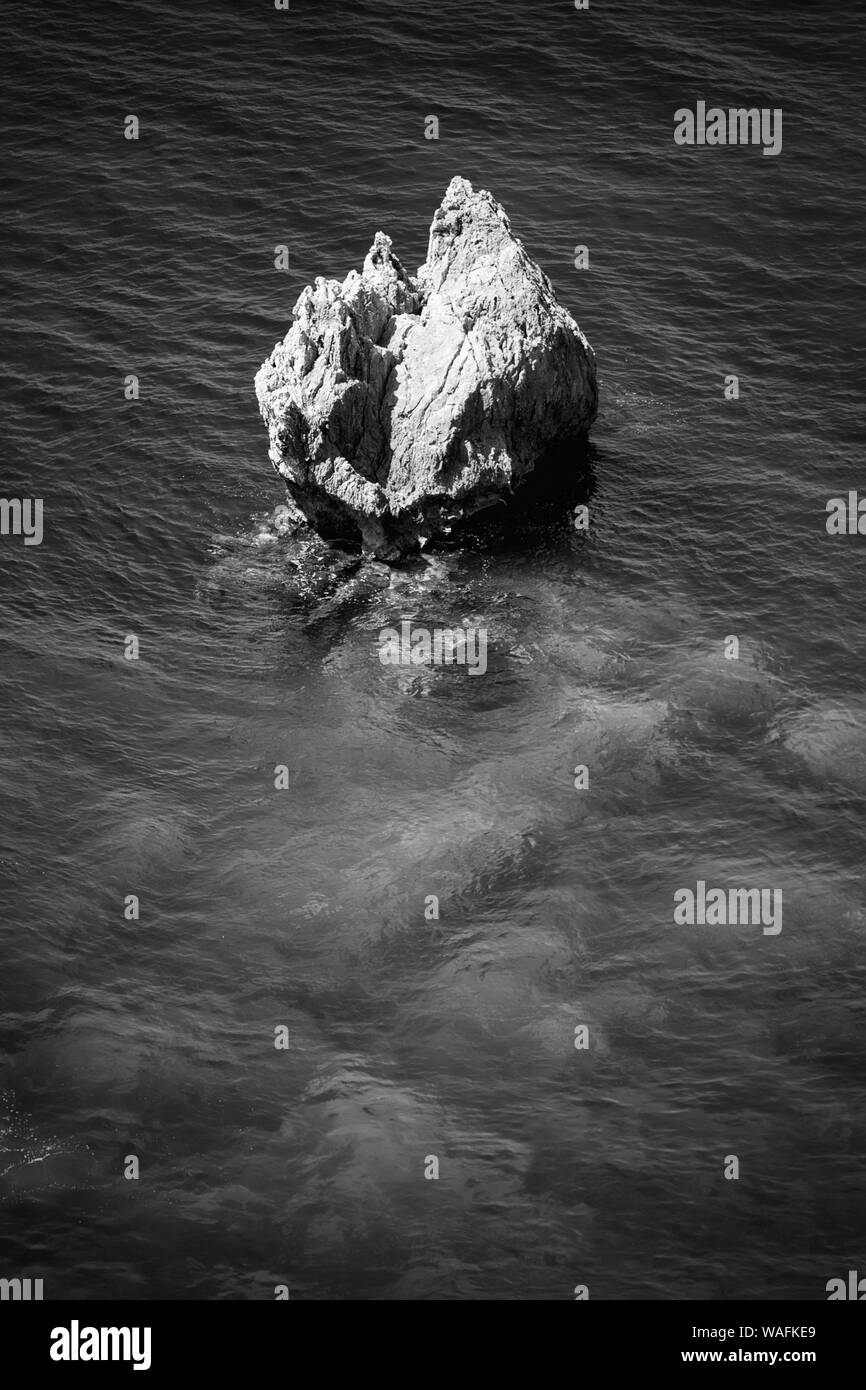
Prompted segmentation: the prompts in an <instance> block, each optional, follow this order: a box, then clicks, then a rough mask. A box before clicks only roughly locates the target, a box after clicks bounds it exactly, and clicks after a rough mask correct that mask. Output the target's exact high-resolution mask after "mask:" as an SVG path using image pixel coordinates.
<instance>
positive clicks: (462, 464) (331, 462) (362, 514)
mask: <svg viewBox="0 0 866 1390" xmlns="http://www.w3.org/2000/svg"><path fill="white" fill-rule="evenodd" d="M293 317H294V322H293V324H292V327H291V328H290V329H289V332H288V333H287V334H286V337H285V338H284V340H283V341H282V342H281V343H278V344H277V346H276V347H275V348H274V351H273V352H272V354H271V356H270V357H269V358H268V360H267V361H266V362H265V363H264V364H263V366H262V367H261V369H260V371H259V372H258V375H257V376H256V394H257V396H258V400H259V406H260V409H261V413H262V416H263V418H264V420H265V423H266V424H267V426H268V430H269V434H270V457H271V461H272V463H273V465H274V467H275V468H276V469H277V471H278V472H279V473H280V474H281V475H282V477H283V478H284V479H285V482H286V488H287V491H288V494H289V499H290V502H291V503H292V504H294V507H295V508H296V509H297V511H298V512H299V513H300V514H301V515H302V516H303V517H304V518H306V520H307V521H308V522H310V523H311V524H312V525H313V526H314V527H315V528H316V529H317V530H318V531H319V532H320V534H321V535H323V536H326V537H337V538H344V539H352V540H355V541H357V540H358V539H360V540H361V541H362V543H363V545H364V547H365V548H366V549H368V550H371V551H373V553H375V554H376V555H378V556H379V557H381V558H385V559H389V560H393V559H396V558H398V557H399V556H400V555H401V554H404V553H406V552H407V551H411V550H414V549H417V548H418V546H419V545H424V544H425V543H426V542H427V541H428V540H431V539H435V538H436V537H437V536H441V535H443V534H447V533H448V532H449V531H450V530H451V529H452V528H453V527H454V526H455V524H457V523H459V522H460V521H461V520H462V519H464V518H465V517H467V516H469V515H471V514H472V513H474V512H477V511H479V510H480V509H482V508H484V507H487V506H490V505H491V504H492V503H494V502H499V501H503V500H505V501H508V500H509V499H510V498H511V497H512V496H513V494H514V491H515V489H516V488H518V487H519V485H520V484H521V483H523V482H524V481H525V480H526V479H527V478H528V477H529V475H530V474H531V473H532V472H533V470H534V469H535V468H536V466H537V465H538V463H539V461H540V460H541V459H542V458H543V456H544V454H545V452H546V451H547V450H548V449H549V448H550V446H552V445H554V444H556V443H559V442H562V441H567V440H570V439H577V438H579V437H581V436H585V435H586V434H587V433H588V430H589V427H590V424H591V423H592V420H593V418H594V416H595V412H596V402H597V390H596V373H595V358H594V355H593V352H592V349H591V348H590V346H589V344H588V342H587V341H586V338H585V337H584V336H583V334H582V333H581V331H580V329H579V328H578V326H577V324H576V323H575V321H574V319H573V318H572V317H571V315H570V314H569V313H568V312H567V311H566V310H565V309H563V308H562V307H561V306H560V305H559V304H557V302H556V298H555V295H554V292H553V287H552V285H551V283H550V281H549V280H548V278H547V276H546V275H545V274H544V273H543V272H542V271H541V270H540V269H539V267H538V266H537V265H535V264H534V262H533V261H531V260H530V259H529V257H528V256H527V254H526V251H525V249H524V247H523V245H522V243H521V242H520V241H518V240H517V239H516V237H514V236H513V235H512V233H511V227H510V223H509V220H508V218H507V217H506V215H505V213H504V211H503V209H502V208H501V207H500V205H499V203H497V202H496V200H495V199H494V198H493V197H491V195H490V194H489V193H486V192H484V191H483V190H480V189H479V190H478V192H473V190H472V187H471V185H470V184H469V183H467V181H466V180H465V179H462V178H455V179H452V181H451V184H450V185H449V187H448V191H447V193H446V194H445V197H444V199H443V201H442V204H441V206H440V207H439V209H438V211H437V212H436V215H435V216H434V218H433V223H432V226H431V228H430V242H429V247H428V252H427V260H426V262H425V263H424V265H422V266H421V267H420V269H419V271H418V274H417V277H415V278H414V279H413V278H412V276H410V275H409V274H407V272H406V270H405V269H404V267H403V266H402V265H401V263H400V261H399V260H398V259H397V257H396V256H395V255H394V253H393V251H392V249H391V240H390V238H389V237H387V236H385V235H384V234H383V233H382V232H377V234H376V237H375V240H374V242H373V245H372V247H371V248H370V251H369V253H368V255H367V258H366V260H365V261H364V268H363V270H362V271H361V273H360V274H358V272H357V271H356V270H352V271H350V272H349V274H348V275H347V276H346V279H345V280H344V281H343V283H342V284H340V283H339V282H338V281H336V280H325V279H323V278H321V277H319V278H317V280H316V283H315V286H308V287H307V288H306V289H305V290H304V291H303V293H302V294H301V296H300V298H299V299H298V302H297V304H296V305H295V309H294V316H293Z"/></svg>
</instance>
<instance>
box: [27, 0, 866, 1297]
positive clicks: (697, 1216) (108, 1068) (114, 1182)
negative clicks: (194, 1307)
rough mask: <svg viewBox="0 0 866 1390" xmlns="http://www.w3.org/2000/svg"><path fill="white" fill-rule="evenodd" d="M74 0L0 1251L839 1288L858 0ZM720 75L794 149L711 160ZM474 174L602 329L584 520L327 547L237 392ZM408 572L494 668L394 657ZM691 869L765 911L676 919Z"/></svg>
mask: <svg viewBox="0 0 866 1390" xmlns="http://www.w3.org/2000/svg"><path fill="white" fill-rule="evenodd" d="M85 8H86V11H87V14H86V15H80V14H77V13H76V14H74V15H73V14H71V13H70V14H69V15H65V16H64V17H63V20H62V22H61V20H60V18H59V16H54V17H51V16H50V15H49V16H48V17H47V18H46V11H45V7H44V6H39V5H36V4H33V3H23V4H19V5H17V6H15V7H14V10H12V11H11V13H10V14H8V15H6V16H5V17H4V19H3V22H2V28H3V39H4V44H3V46H4V47H5V48H6V49H7V60H6V62H7V70H6V81H5V84H4V85H5V89H6V93H7V97H8V98H9V107H10V110H11V113H12V115H11V122H10V123H11V126H12V129H11V132H10V134H11V144H12V148H13V152H14V158H13V159H12V161H11V165H10V171H9V180H10V184H11V193H12V196H11V200H10V203H11V207H10V215H9V220H8V231H7V237H6V252H5V255H4V257H3V266H2V271H0V275H2V281H3V293H4V300H5V301H6V302H7V304H8V305H9V306H10V307H9V314H8V319H9V326H8V328H7V333H6V338H5V343H4V351H3V354H2V355H3V359H4V378H5V384H6V390H5V399H6V402H7V412H6V425H5V449H4V467H3V478H2V486H3V495H4V496H7V497H10V496H42V497H43V498H44V499H45V539H44V542H43V544H42V545H41V546H39V547H26V548H25V547H24V546H23V545H22V544H21V543H20V540H19V539H16V538H12V537H4V538H3V539H2V542H0V582H2V585H3V609H2V613H3V618H2V636H3V661H2V669H0V694H2V703H3V723H2V735H0V788H2V795H3V803H2V804H3V814H2V834H3V841H2V851H0V872H2V888H3V897H2V906H3V915H2V938H0V939H2V962H3V970H2V982H0V991H2V994H0V1045H2V1061H0V1273H2V1274H3V1275H4V1276H5V1275H9V1274H19V1275H22V1276H23V1275H26V1274H28V1273H30V1274H32V1275H34V1276H37V1277H40V1276H43V1277H44V1278H45V1292H46V1297H70V1298H72V1297H97V1296H102V1297H106V1296H110V1297H120V1298H135V1297H143V1298H154V1297H168V1298H189V1297H207V1298H214V1297H231V1298H258V1297H260V1298H271V1297H272V1296H273V1288H274V1285H275V1284H277V1283H287V1284H288V1285H289V1286H290V1288H291V1291H292V1297H307V1298H374V1299H375V1298H384V1299H394V1298H406V1299H427V1298H431V1299H451V1298H472V1299H488V1298H491V1299H496V1298H520V1299H537V1298H570V1297H572V1290H573V1288H574V1285H575V1284H577V1283H586V1284H588V1285H589V1288H590V1296H591V1297H593V1298H596V1297H598V1298H611V1299H627V1298H645V1299H646V1298H666V1299H684V1298H698V1299H711V1298H760V1297H775V1298H789V1297H795V1296H796V1297H805V1298H824V1297H825V1292H824V1289H825V1283H826V1281H827V1279H829V1278H831V1277H834V1276H836V1275H839V1274H844V1272H845V1271H846V1270H847V1269H848V1268H849V1267H856V1265H857V1261H858V1260H859V1261H860V1262H861V1265H862V1259H863V1239H864V1233H866V1198H864V1189H863V1182H862V1170H863V1157H864V1140H866V1114H864V1104H863V1069H864V1060H866V1044H864V1037H866V1033H864V1022H866V1019H864V1004H863V981H864V966H863V943H864V935H866V895H864V889H863V882H862V868H861V866H862V860H863V812H864V805H866V698H864V694H863V686H864V669H866V663H864V655H863V653H864V639H866V618H864V611H863V607H862V605H861V604H860V602H859V595H860V593H861V592H862V587H863V580H864V575H866V565H864V551H863V542H862V539H861V538H860V537H839V538H830V537H828V535H827V533H826V530H825V526H824V520H825V510H824V509H825V503H826V501H827V499H828V497H830V496H834V495H837V494H840V493H842V494H844V493H847V491H848V490H849V488H856V487H857V485H858V481H860V480H861V479H862V438H863V436H862V383H863V369H864V352H863V337H862V332H861V325H862V321H863V307H864V301H863V287H864V271H863V260H862V245H861V243H862V225H863V216H864V210H866V197H864V181H863V170H864V168H866V160H864V153H866V151H864V137H863V133H862V130H861V128H860V125H859V124H858V121H857V120H856V119H855V118H854V116H853V115H852V110H854V109H855V108H856V107H857V106H858V105H859V104H860V103H859V97H858V93H859V94H860V96H862V77H861V75H860V69H859V66H858V65H857V64H856V63H855V55H856V54H857V52H858V51H862V47H863V39H864V37H866V34H864V27H866V26H864V16H863V14H862V12H861V11H858V10H855V8H854V7H853V6H851V7H846V6H841V7H834V9H833V12H832V14H829V13H828V12H826V11H824V10H822V9H820V8H819V7H817V6H814V5H811V4H808V5H807V4H799V5H797V4H795V5H792V4H790V3H786V4H784V5H782V4H764V5H761V6H753V5H745V4H742V5H731V4H718V3H710V4H704V5H701V6H697V5H684V4H681V3H673V4H669V5H665V6H648V5H635V4H633V3H632V4H626V3H620V2H618V0H606V3H604V4H602V3H599V4H598V5H596V4H595V0H593V4H592V6H591V9H590V11H588V12H586V13H577V12H575V11H574V10H573V8H570V7H569V6H568V5H567V4H565V3H561V4H553V3H543V4H535V5H532V6H530V5H529V4H521V3H517V2H516V0H508V3H500V4H498V5H495V6H494V5H490V4H486V3H485V4H482V3H480V0H468V3H467V0H461V3H457V0H444V2H443V3H440V4H438V5H436V6H427V5H424V6H411V7H405V6H401V5H397V4H396V3H394V2H393V0H376V3H375V4H373V3H361V4H357V3H355V4H351V5H350V4H348V3H333V4H329V5H328V6H319V7H318V8H315V9H314V8H313V7H312V6H307V5H304V4H303V3H301V0H297V3H295V4H293V7H292V10H291V11H290V12H289V13H288V14H285V13H277V12H275V11H273V10H272V9H269V7H268V6H267V5H265V4H264V3H262V4H260V5H258V6H243V7H240V6H230V5H228V4H227V3H219V4H218V3H210V4H207V5H198V6H196V5H189V6H187V5H184V6H182V7H181V6H173V5H169V4H166V3H162V0H159V3H157V2H156V0H149V2H147V3H141V4H137V5H135V6H121V5H116V4H108V3H98V2H97V0H94V3H91V4H88V6H86V7H85ZM699 99H706V100H707V101H709V102H717V103H719V104H722V105H729V104H730V105H751V104H757V105H760V106H773V107H777V106H778V107H782V108H783V110H784V147H783V153H782V154H781V156H779V157H778V158H776V159H768V158H763V157H762V156H761V153H760V151H759V150H757V149H742V148H731V149H703V150H700V149H693V150H683V149H678V148H677V147H675V146H674V144H673V142H672V138H671V132H672V116H673V111H674V110H675V109H676V108H677V107H679V106H682V105H690V104H693V103H694V102H695V101H697V100H699ZM855 99H857V100H855ZM130 112H134V113H136V114H138V116H139V118H140V121H141V139H140V140H139V141H138V142H128V141H125V140H124V139H123V138H122V123H123V118H124V116H125V115H126V114H128V113H130ZM428 113H435V114H438V115H439V117H440V122H441V133H440V134H441V138H440V140H439V141H438V142H428V141H425V140H424V138H423V130H424V117H425V116H426V115H427V114H428ZM455 173H460V174H463V175H464V176H465V177H467V178H469V179H470V180H471V181H472V182H473V183H474V184H476V185H480V186H482V187H487V188H490V190H491V191H492V192H493V193H494V195H495V196H496V197H497V198H499V199H500V200H501V201H502V202H503V204H504V205H505V207H506V209H507V211H508V213H509V215H510V217H511V219H512V224H513V227H514V229H515V231H516V233H517V234H518V235H519V236H520V237H521V238H522V239H523V240H524V242H525V243H526V245H527V248H528V250H529V252H530V254H531V255H532V256H533V257H535V258H536V259H537V260H538V261H539V262H540V264H541V265H542V266H543V268H544V269H545V270H546V271H547V273H548V274H549V275H550V276H551V278H552V280H553V281H554V284H555V286H556V289H557V292H558V294H559V296H560V298H561V299H562V302H563V303H565V304H566V305H567V306H568V307H569V308H570V309H571V310H572V311H573V312H574V313H575V314H576V316H577V318H578V319H579V321H580V325H581V327H582V329H583V330H584V331H585V332H586V333H587V335H588V337H589V339H590V341H591V342H592V344H593V346H594V347H595V349H596V352H597V354H598V359H599V367H600V390H601V401H600V415H599V420H598V423H597V426H596V427H595V430H594V434H593V446H592V451H591V460H590V461H591V468H592V503H591V510H592V527H591V530H590V532H589V534H588V535H582V534H580V533H578V532H576V531H574V529H573V528H571V527H570V526H569V525H568V521H567V519H564V518H562V517H557V516H554V515H551V514H549V513H548V514H545V515H542V516H540V517H528V518H527V519H526V522H525V525H524V526H523V527H522V529H521V530H520V531H518V532H517V533H516V534H512V535H509V536H500V537H494V538H490V537H488V538H487V539H486V540H485V541H484V542H483V543H482V544H479V545H478V546H476V547H474V548H470V547H467V548H465V549H463V550H455V551H449V552H447V553H444V554H441V555H438V556H433V557H430V558H429V559H428V560H426V561H424V562H421V563H419V564H418V565H415V566H413V567H410V568H408V569H407V570H404V571H400V572H395V573H393V574H389V573H388V572H387V571H385V570H383V569H381V568H376V567H373V568H368V567H363V568H362V569H361V570H355V571H353V570H352V567H351V566H348V567H347V568H346V570H345V572H344V573H343V574H342V575H340V576H337V575H335V573H334V569H333V563H332V562H329V563H327V564H326V563H325V562H324V561H323V560H322V558H321V556H320V555H319V554H318V552H317V551H316V550H315V548H314V547H313V548H312V549H311V550H309V551H304V550H298V548H297V547H296V546H294V545H293V544H292V543H290V542H288V541H287V540H286V539H285V538H282V537H281V536H280V535H279V534H278V532H277V529H276V528H275V526H274V524H273V517H274V509H275V508H276V507H277V506H278V505H279V504H280V502H281V501H282V494H281V489H280V485H279V482H278V480H277V478H276V477H275V475H273V473H272V472H271V470H270V467H269V465H268V463H267V450H266V437H265V431H264V428H263V426H262V424H261V421H260V420H259V418H258V415H257V410H256V403H255V398H254V394H253V390H252V378H253V375H254V373H255V370H256V369H257V368H258V366H259V364H260V362H261V361H262V360H263V358H264V357H265V356H266V355H267V353H268V352H269V351H270V349H271V347H272V345H273V343H274V341H275V340H276V339H277V338H278V337H279V336H281V335H282V334H283V333H284V332H285V330H286V328H287V326H288V322H289V318H290V311H291V307H292V304H293V303H294V300H295V298H296V297H297V294H298V293H299V292H300V290H301V289H302V288H303V286H304V285H305V284H306V283H307V282H308V281H310V280H311V279H312V278H313V276H315V275H316V274H327V275H335V276H339V277H342V276H343V275H344V274H345V272H346V271H347V270H348V268H349V267H350V266H351V265H357V264H360V262H361V260H362V258H363V256H364V254H365V252H366V250H367V249H368V247H369V244H370V242H371V241H372V238H373V234H374V232H375V231H376V230H378V229H379V228H380V227H381V228H382V229H383V230H385V231H387V232H388V233H389V235H391V236H392V237H393V239H394V245H395V250H396V252H397V254H398V255H399V256H400V257H401V259H402V260H403V261H404V263H406V264H407V265H409V266H411V267H413V268H414V266H415V265H417V264H419V263H420V262H421V261H422V260H423V258H424V254H425V250H426V240H427V228H428V226H429V222H430V218H431V216H432V213H433V210H434V208H435V207H436V205H437V203H438V202H439V200H440V198H441V196H442V193H443V191H444V189H445V187H446V186H447V184H448V182H449V180H450V178H451V177H452V176H453V175H454V174H455ZM280 243H286V244H288V245H289V247H290V253H291V270H290V272H288V273H287V274H278V273H277V272H276V271H275V270H274V268H273V255H274V246H275V245H277V244H280ZM578 243H585V244H587V245H588V246H589V248H590V257H591V263H590V269H589V271H577V270H575V269H574V268H573V264H572V261H573V254H574V252H573V248H574V246H575V245H576V244H578ZM131 372H134V373H136V374H137V375H139V377H140V380H141V399H140V401H138V402H126V401H125V400H124V397H123V379H124V377H125V376H126V374H127V373H131ZM732 372H735V373H737V374H739V376H740V387H741V397H740V399H739V401H736V402H732V401H725V400H724V397H723V392H722V386H723V381H724V377H725V375H726V374H727V373H732ZM404 617H408V618H411V619H413V620H414V621H416V622H417V623H419V624H422V625H424V626H427V627H433V626H437V625H442V626H451V625H454V624H458V623H461V622H468V623H473V624H475V625H480V626H484V627H486V629H487V632H488V670H487V673H486V675H485V676H484V677H483V678H476V677H473V676H471V675H469V674H468V673H467V672H466V671H458V670H435V671H434V670H410V671H407V670H402V669H400V668H390V667H385V666H382V664H381V663H380V662H379V660H378V655H377V647H378V634H379V632H380V629H381V628H382V627H383V626H390V625H392V624H394V623H398V622H399V621H400V620H401V619H402V618H404ZM130 633H134V634H136V635H137V636H138V638H139V641H140V659H139V660H138V661H137V662H133V661H126V660H125V659H124V655H123V652H124V639H125V637H126V635H127V634H130ZM731 634H736V635H738V637H739V639H740V659H739V661H736V662H734V661H726V660H725V659H724V655H723V650H724V639H725V637H726V636H728V635H731ZM579 763H583V764H587V765H588V766H589V768H590V779H591V780H590V787H589V789H588V790H586V791H576V790H575V787H574V768H575V766H576V765H577V764H579ZM279 764H283V765H286V766H287V767H288V768H289V769H290V789H289V790H288V791H280V792H278V791H276V790H275V789H274V768H275V766H277V765H279ZM700 878H703V879H706V880H708V881H711V882H713V883H719V884H724V885H732V886H739V885H743V886H764V887H770V886H774V887H777V888H780V889H781V890H782V891H783V894H784V927H783V930H782V932H781V934H780V935H778V936H775V937H771V936H765V935H763V933H762V932H761V931H760V929H759V928H755V927H741V928H736V927H734V928H724V929H722V928H709V927H706V928H687V927H677V926H675V925H674V922H673V894H674V892H675V891H676V890H677V889H678V888H680V887H687V886H694V885H695V883H696V881H697V880H698V879H700ZM130 893H134V894H137V895H138V896H139V897H140V900H141V919H140V921H138V922H134V921H133V922H130V921H125V920H124V915H123V904H124V898H125V896H126V895H127V894H130ZM433 894H435V895H436V896H437V897H438V898H439V902H440V918H439V920H438V921H429V920H426V918H425V902H426V900H427V898H428V897H429V895H433ZM583 1023H585V1024H587V1025H588V1026H589V1029H590V1047H589V1049H588V1050H586V1051H577V1050H575V1047H574V1030H575V1027H577V1026H578V1025H580V1024H583ZM279 1025H285V1026H287V1027H288V1028H289V1030H290V1047H289V1049H288V1051H278V1050H276V1049H275V1047H274V1030H275V1028H276V1027H278V1026H279ZM129 1154H135V1155H137V1156H138V1158H139V1160H140V1168H141V1175H140V1178H139V1180H138V1181H137V1182H134V1181H125V1180H124V1177H123V1172H124V1163H125V1159H126V1156H127V1155H129ZM729 1154H736V1155H738V1156H739V1160H740V1180H739V1181H738V1182H727V1181H725V1180H724V1178H723V1168H724V1159H725V1156H726V1155H729ZM429 1155H435V1156H437V1157H438V1160H439V1165H440V1177H439V1181H438V1182H434V1181H425V1178H424V1168H425V1163H426V1161H427V1158H428V1156H429Z"/></svg>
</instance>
